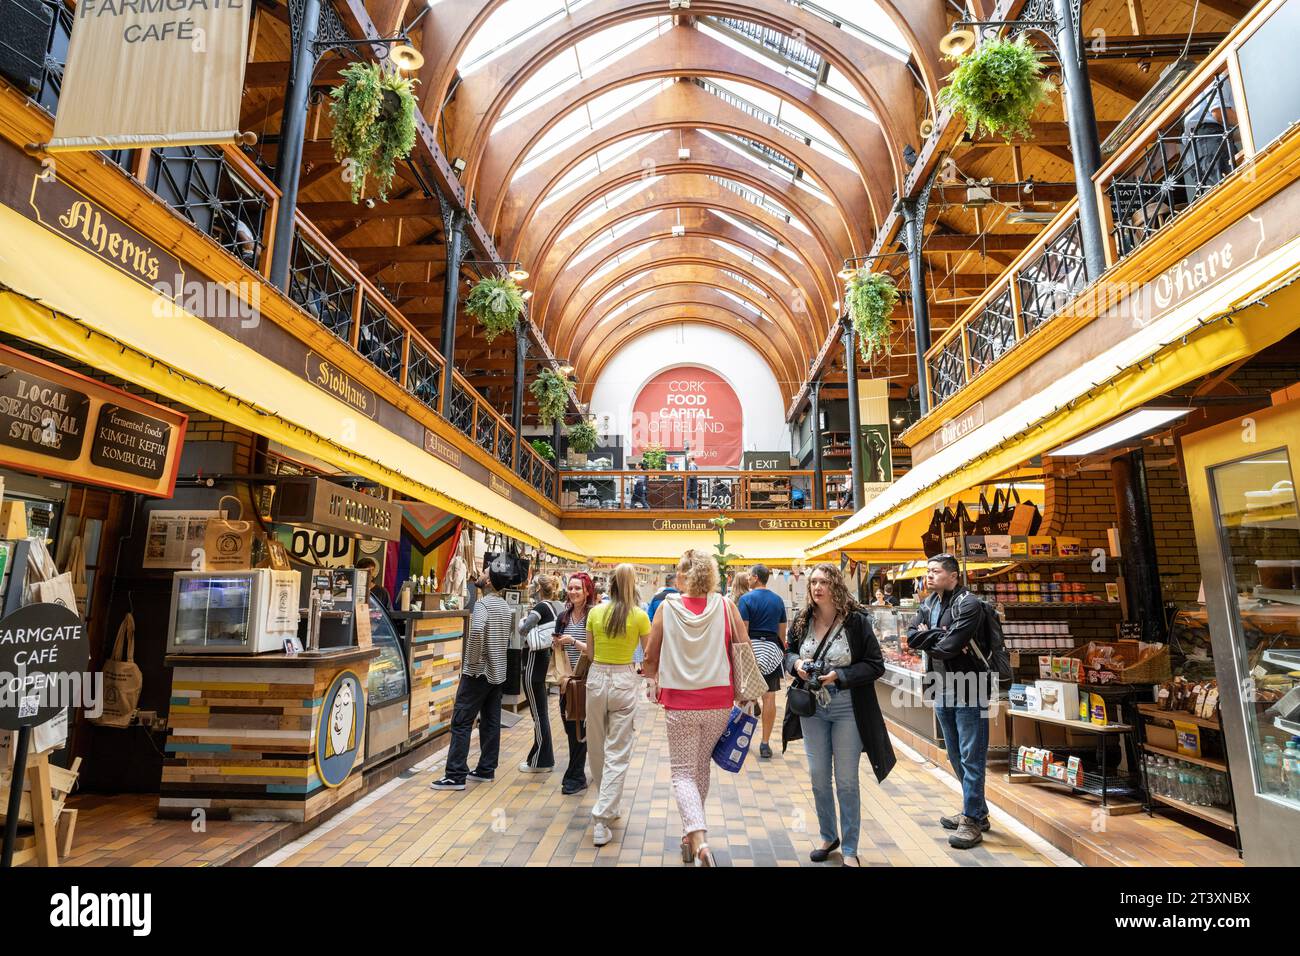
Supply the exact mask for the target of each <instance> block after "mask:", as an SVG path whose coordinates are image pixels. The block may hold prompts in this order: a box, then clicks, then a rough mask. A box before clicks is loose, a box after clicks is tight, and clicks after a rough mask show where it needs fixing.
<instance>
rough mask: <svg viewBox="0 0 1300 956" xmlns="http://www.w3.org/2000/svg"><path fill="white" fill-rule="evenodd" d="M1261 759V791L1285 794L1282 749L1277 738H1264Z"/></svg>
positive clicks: (1260, 752)
mask: <svg viewBox="0 0 1300 956" xmlns="http://www.w3.org/2000/svg"><path fill="white" fill-rule="evenodd" d="M1259 758H1260V759H1259V762H1260V787H1261V789H1262V790H1263V791H1264V792H1265V793H1279V794H1280V793H1285V792H1286V791H1285V790H1284V789H1283V784H1282V780H1283V778H1282V748H1281V747H1279V746H1278V745H1277V738H1275V737H1272V736H1268V737H1265V738H1264V746H1263V747H1261V748H1260V751H1259Z"/></svg>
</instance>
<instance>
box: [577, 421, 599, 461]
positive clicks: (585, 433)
mask: <svg viewBox="0 0 1300 956" xmlns="http://www.w3.org/2000/svg"><path fill="white" fill-rule="evenodd" d="M598 441H600V436H599V435H597V434H596V426H595V425H593V424H592V422H591V419H589V418H584V419H583V420H582V421H580V422H578V424H576V425H573V426H571V427H570V428H569V448H571V449H572V450H573V451H576V452H577V453H578V454H579V455H585V454H587V453H588V452H590V451H592V450H594V449H595V447H596V443H597V442H598Z"/></svg>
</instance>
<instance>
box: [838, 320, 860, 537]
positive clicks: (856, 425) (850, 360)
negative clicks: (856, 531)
mask: <svg viewBox="0 0 1300 956" xmlns="http://www.w3.org/2000/svg"><path fill="white" fill-rule="evenodd" d="M853 338H854V336H853V323H852V322H850V321H849V320H848V319H847V318H845V319H841V320H840V341H841V342H843V343H844V374H845V375H846V376H847V377H848V383H849V467H850V469H851V470H850V476H849V481H850V483H851V488H852V491H853V510H854V511H860V510H861V509H862V448H861V445H862V423H861V422H860V421H859V419H860V418H861V417H862V416H861V414H860V409H859V408H858V360H857V359H858V357H857V354H856V349H857V343H856V342H854V341H853Z"/></svg>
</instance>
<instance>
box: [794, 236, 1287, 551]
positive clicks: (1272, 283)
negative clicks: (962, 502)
mask: <svg viewBox="0 0 1300 956" xmlns="http://www.w3.org/2000/svg"><path fill="white" fill-rule="evenodd" d="M1297 277H1300V238H1296V239H1292V240H1291V241H1290V242H1288V243H1286V244H1285V245H1283V246H1282V247H1280V248H1279V249H1277V250H1275V251H1274V252H1272V253H1269V254H1268V255H1265V256H1262V257H1261V258H1260V259H1259V260H1258V261H1257V262H1255V263H1252V264H1251V265H1250V266H1249V267H1247V268H1244V269H1242V270H1241V272H1240V273H1238V274H1237V275H1235V276H1234V277H1233V278H1232V279H1231V280H1230V281H1227V282H1225V283H1223V287H1222V288H1221V287H1219V286H1215V287H1212V288H1211V289H1209V290H1207V291H1206V292H1205V293H1203V294H1201V295H1199V296H1193V297H1192V298H1191V299H1189V300H1188V301H1187V302H1185V303H1184V304H1183V305H1181V306H1179V307H1178V308H1177V309H1174V310H1173V311H1171V312H1170V313H1169V314H1167V315H1165V316H1163V317H1161V318H1160V319H1158V320H1156V321H1155V322H1152V323H1150V324H1149V325H1147V326H1145V327H1144V328H1140V329H1134V331H1133V334H1132V335H1130V336H1128V337H1127V338H1126V339H1124V340H1123V341H1122V342H1118V343H1116V344H1115V345H1114V346H1113V347H1112V348H1110V349H1108V350H1107V351H1106V352H1104V353H1102V354H1101V355H1099V356H1098V357H1097V358H1095V359H1093V360H1092V361H1089V362H1085V363H1083V364H1082V365H1081V366H1080V367H1079V368H1078V369H1076V370H1075V371H1074V372H1072V373H1070V374H1069V375H1066V376H1063V377H1062V378H1060V379H1058V380H1056V381H1054V382H1052V383H1051V384H1049V385H1048V386H1046V387H1045V388H1044V389H1042V390H1041V391H1040V392H1038V393H1037V394H1036V395H1034V396H1033V398H1032V399H1031V400H1029V401H1026V402H1023V403H1022V404H1021V405H1019V406H1017V407H1016V408H1014V409H1012V410H1011V411H1009V412H1006V413H1005V414H1003V415H1000V416H998V417H997V418H995V419H994V420H993V421H991V422H988V423H987V424H985V425H984V426H983V427H981V428H979V429H976V430H975V431H974V432H972V433H971V434H969V435H967V436H966V437H964V438H962V439H959V440H958V441H956V442H954V443H953V444H952V445H950V446H949V447H947V448H945V449H943V450H942V451H940V452H939V453H937V454H935V455H934V456H933V457H931V458H927V459H926V460H925V461H923V462H922V463H921V464H919V465H918V466H917V467H915V468H913V469H912V470H911V471H909V472H908V473H907V474H906V475H904V476H903V477H902V478H901V479H899V480H898V481H896V482H895V483H894V484H893V485H891V486H890V487H889V488H888V489H887V490H886V491H884V492H883V493H882V494H881V495H880V496H879V497H877V498H876V499H875V500H874V501H872V502H871V503H870V504H868V505H867V506H866V507H865V508H863V509H862V510H861V511H859V512H858V513H857V514H855V515H854V516H853V517H852V518H850V519H849V520H848V521H846V522H845V523H844V524H842V525H840V527H839V528H836V529H835V530H834V531H832V532H831V533H829V534H827V535H825V536H824V537H822V538H821V539H820V540H818V541H817V542H815V543H814V544H813V545H812V546H811V547H809V549H808V556H809V557H814V556H817V555H823V554H828V553H832V552H836V551H839V550H842V549H846V548H861V547H868V546H873V545H874V543H875V542H876V541H877V540H878V539H879V537H880V536H881V535H883V534H887V533H889V532H890V529H891V528H894V527H895V526H899V525H900V524H901V523H903V522H906V521H908V519H911V520H912V522H913V524H915V522H916V521H917V520H919V521H921V523H922V527H924V526H925V525H928V524H929V521H930V513H931V509H933V508H934V507H935V506H936V505H938V504H940V503H941V502H943V501H946V500H948V499H950V498H952V497H953V496H954V495H957V494H959V493H962V492H965V491H967V490H968V489H971V488H974V487H977V486H978V485H980V484H983V483H986V482H988V481H990V480H992V479H993V478H995V477H997V476H999V475H1003V474H1006V473H1007V472H1009V471H1011V470H1012V469H1015V468H1018V467H1020V466H1021V465H1022V464H1023V463H1024V462H1026V461H1028V460H1029V459H1030V458H1033V457H1034V456H1035V455H1041V454H1043V453H1044V452H1047V451H1050V450H1051V449H1053V448H1056V447H1057V446H1058V445H1061V444H1062V443H1064V442H1066V441H1068V440H1070V439H1072V438H1075V437H1077V436H1078V435H1081V434H1083V433H1085V432H1087V431H1090V430H1091V429H1093V428H1096V427H1097V426H1099V425H1102V424H1105V423H1106V422H1108V421H1110V420H1111V419H1113V418H1115V417H1116V416H1118V415H1122V414H1124V413H1125V412H1128V411H1131V410H1132V409H1134V408H1137V407H1138V406H1139V405H1142V404H1143V403H1145V402H1150V401H1152V400H1154V399H1157V398H1159V397H1161V396H1162V395H1165V394H1166V393H1168V392H1169V391H1170V390H1171V389H1174V388H1177V387H1178V386H1179V385H1183V384H1185V383H1187V382H1189V381H1192V380H1193V379H1196V378H1199V377H1201V376H1204V375H1207V374H1209V373H1210V372H1213V371H1214V370H1215V369H1218V368H1222V367H1223V366H1225V365H1229V364H1231V363H1233V362H1235V361H1238V360H1240V359H1245V358H1249V357H1250V356H1252V355H1256V354H1258V353H1259V352H1261V351H1263V350H1264V349H1266V348H1268V347H1269V346H1270V345H1273V344H1274V343H1276V342H1278V341H1280V340H1282V339H1283V338H1285V337H1286V336H1287V335H1289V334H1291V333H1292V332H1293V331H1295V330H1296V329H1298V328H1300V283H1297V284H1294V285H1293V284H1290V283H1292V282H1294V281H1295V279H1296V278H1297ZM1264 297H1267V299H1268V301H1267V302H1266V303H1265V302H1262V301H1260V300H1261V299H1263V298H1264ZM1237 310H1240V311H1237ZM1228 313H1234V314H1233V315H1232V321H1231V322H1228V321H1211V320H1212V319H1214V318H1216V317H1221V316H1224V315H1226V314H1228Z"/></svg>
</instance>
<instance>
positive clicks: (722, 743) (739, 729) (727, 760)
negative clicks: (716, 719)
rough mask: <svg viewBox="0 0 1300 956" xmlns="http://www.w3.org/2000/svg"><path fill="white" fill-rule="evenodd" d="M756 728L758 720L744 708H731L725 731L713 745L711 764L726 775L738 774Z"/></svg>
mask: <svg viewBox="0 0 1300 956" xmlns="http://www.w3.org/2000/svg"><path fill="white" fill-rule="evenodd" d="M757 727H758V719H757V718H756V717H754V715H753V714H751V713H749V711H748V710H747V709H746V708H742V707H732V708H731V717H730V718H729V719H728V720H727V729H726V730H724V731H723V732H722V736H721V737H719V738H718V742H717V743H716V744H714V745H713V762H714V763H716V764H717V765H718V766H719V767H721V768H722V769H723V770H725V771H727V772H728V773H740V768H741V767H742V766H744V763H745V756H746V755H747V754H748V753H749V744H750V742H751V741H752V740H753V739H754V730H755V729H756V728H757Z"/></svg>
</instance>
